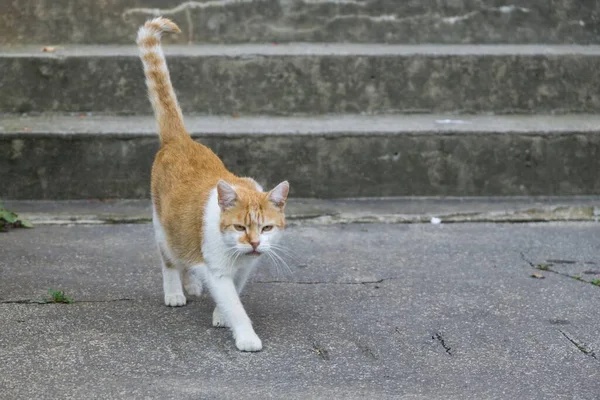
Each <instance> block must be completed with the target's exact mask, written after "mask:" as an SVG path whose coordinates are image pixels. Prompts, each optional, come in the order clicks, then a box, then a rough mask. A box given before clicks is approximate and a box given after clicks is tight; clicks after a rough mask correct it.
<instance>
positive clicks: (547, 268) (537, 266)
mask: <svg viewBox="0 0 600 400" xmlns="http://www.w3.org/2000/svg"><path fill="white" fill-rule="evenodd" d="M519 254H521V259H522V260H523V261H525V262H526V263H527V264H529V266H530V267H531V268H533V269H536V270H538V271H545V272H552V273H553V274H556V275H561V276H565V277H567V278H571V279H573V280H575V281H579V282H582V283H588V284H590V285H592V286H600V285H597V284H596V283H594V282H593V281H592V282H590V281H586V280H584V279H581V278H580V277H579V276H577V275H570V274H566V273H564V272H560V271H556V270H554V269H551V268H550V265H548V264H534V263H533V262H531V260H528V259H527V258H526V257H525V254H523V252H522V251H521V252H520V253H519ZM548 261H550V260H548Z"/></svg>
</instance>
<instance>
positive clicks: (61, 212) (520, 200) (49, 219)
mask: <svg viewBox="0 0 600 400" xmlns="http://www.w3.org/2000/svg"><path fill="white" fill-rule="evenodd" d="M3 204H4V206H5V208H6V209H8V210H11V211H14V212H16V213H18V214H19V216H21V217H23V218H26V219H28V220H29V221H31V222H32V223H33V225H34V226H41V225H103V224H110V225H113V224H145V223H150V222H151V221H152V204H151V201H150V200H149V199H145V200H134V199H125V200H124V199H111V200H8V201H3ZM285 213H286V220H287V223H288V225H303V226H306V225H331V224H350V223H386V224H390V223H392V224H397V223H399V224H421V223H425V224H430V223H433V224H447V223H474V222H487V223H509V222H510V223H523V222H565V221H571V222H573V221H588V222H592V221H593V222H598V220H599V219H600V196H570V197H522V196H520V197H463V198H460V197H445V198H431V197H393V198H391V197H388V198H362V199H339V200H321V199H301V198H291V199H290V200H289V202H288V204H287V206H286V212H285Z"/></svg>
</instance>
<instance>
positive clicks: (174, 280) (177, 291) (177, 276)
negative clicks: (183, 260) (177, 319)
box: [160, 250, 186, 307]
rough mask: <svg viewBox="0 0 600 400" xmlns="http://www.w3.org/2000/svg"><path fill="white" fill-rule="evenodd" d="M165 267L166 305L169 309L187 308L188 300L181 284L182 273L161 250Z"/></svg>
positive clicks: (164, 289)
mask: <svg viewBox="0 0 600 400" xmlns="http://www.w3.org/2000/svg"><path fill="white" fill-rule="evenodd" d="M160 255H161V258H162V261H163V266H162V274H163V291H164V294H165V305H166V306H169V307H180V306H185V303H186V299H185V295H184V294H183V285H182V284H181V271H180V269H179V268H177V265H175V263H173V262H172V261H171V260H169V259H168V257H167V256H166V255H165V254H164V252H163V251H162V250H161V252H160Z"/></svg>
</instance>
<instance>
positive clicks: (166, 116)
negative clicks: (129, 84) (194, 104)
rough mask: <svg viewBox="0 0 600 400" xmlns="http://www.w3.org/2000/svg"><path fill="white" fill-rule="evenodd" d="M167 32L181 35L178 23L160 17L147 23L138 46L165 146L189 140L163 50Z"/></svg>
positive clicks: (139, 32)
mask: <svg viewBox="0 0 600 400" xmlns="http://www.w3.org/2000/svg"><path fill="white" fill-rule="evenodd" d="M163 32H169V33H180V32H181V30H180V29H179V27H178V26H177V25H175V23H173V22H172V21H171V20H169V19H167V18H162V17H157V18H154V19H153V20H151V21H147V22H146V23H145V24H144V26H142V27H141V28H140V29H139V30H138V35H137V44H138V46H139V48H140V58H141V59H142V62H143V64H144V74H145V75H146V85H147V86H148V97H149V98H150V102H151V103H152V108H153V109H154V115H155V117H156V122H157V123H158V133H159V135H160V141H161V143H162V144H166V143H168V142H172V141H176V140H180V139H183V138H186V137H187V138H189V134H188V133H187V131H186V130H185V127H184V125H183V115H182V113H181V108H180V107H179V103H178V102H177V97H176V96H175V91H174V90H173V85H172V84H171V78H170V76H169V69H168V68H167V63H166V61H165V55H164V54H163V51H162V48H161V46H160V38H161V36H162V33H163Z"/></svg>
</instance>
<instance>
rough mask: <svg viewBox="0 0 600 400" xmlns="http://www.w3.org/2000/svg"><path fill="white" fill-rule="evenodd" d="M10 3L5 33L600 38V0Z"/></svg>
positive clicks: (113, 39) (33, 36)
mask: <svg viewBox="0 0 600 400" xmlns="http://www.w3.org/2000/svg"><path fill="white" fill-rule="evenodd" d="M5 3H9V4H5V5H2V6H0V11H1V12H0V43H3V44H26V43H42V42H44V43H80V44H116V43H120V44H129V43H132V41H133V38H134V37H135V31H136V29H137V28H138V27H139V26H140V25H141V24H142V23H143V22H144V21H145V20H146V19H148V18H151V17H154V16H156V15H164V16H168V17H170V18H173V19H174V20H175V21H177V22H178V23H179V24H180V26H181V28H182V29H183V32H184V33H183V34H182V35H181V36H180V37H179V38H177V39H176V40H177V41H178V42H179V43H188V42H193V43H200V42H213V43H222V42H228V43H232V42H233V43H240V42H290V41H292V42H294V41H316V42H327V41H329V42H344V41H350V42H362V43H367V42H378V43H581V44H589V43H596V44H598V43H600V35H599V34H598V33H599V32H600V3H599V2H598V1H596V0H578V1H572V0H557V1H539V0H520V1H513V2H498V1H495V0H478V1H472V0H453V1H439V0H421V1H398V0H343V1H341V0H294V1H290V0H238V1H231V0H211V1H186V2H184V1H183V0H145V1H141V0H104V1H101V2H95V1H85V2H82V1H80V0H79V1H77V0H53V1H51V2H50V1H44V2H40V1H39V0H21V1H19V2H5Z"/></svg>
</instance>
